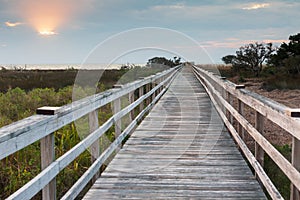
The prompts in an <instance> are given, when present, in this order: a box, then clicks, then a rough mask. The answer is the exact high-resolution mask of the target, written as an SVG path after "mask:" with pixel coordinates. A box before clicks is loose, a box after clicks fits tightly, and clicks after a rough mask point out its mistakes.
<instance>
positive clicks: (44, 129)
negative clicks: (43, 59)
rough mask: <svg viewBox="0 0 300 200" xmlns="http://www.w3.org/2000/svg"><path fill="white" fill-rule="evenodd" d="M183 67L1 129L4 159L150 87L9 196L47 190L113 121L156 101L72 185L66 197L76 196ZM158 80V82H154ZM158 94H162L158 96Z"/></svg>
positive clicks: (20, 196) (0, 153)
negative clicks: (109, 104) (80, 119)
mask: <svg viewBox="0 0 300 200" xmlns="http://www.w3.org/2000/svg"><path fill="white" fill-rule="evenodd" d="M180 69H181V66H180V65H179V66H177V67H174V68H171V69H169V70H166V71H163V72H161V73H158V74H156V75H152V76H150V77H146V78H144V79H142V80H137V81H134V82H132V83H128V84H126V85H124V86H123V87H122V88H118V89H110V90H108V91H105V92H102V93H100V94H96V95H93V96H90V97H87V98H84V99H81V100H78V101H75V102H73V103H71V104H69V105H66V106H63V107H61V108H60V109H59V110H58V111H57V112H56V113H55V115H51V116H48V115H34V116H31V117H28V118H26V119H24V120H21V121H18V122H15V123H13V124H11V125H8V126H5V127H3V128H1V129H0V160H1V159H2V158H5V157H7V156H9V155H10V154H12V153H14V152H16V151H18V150H20V149H22V148H24V147H26V146H28V145H30V144H32V143H33V142H35V141H38V140H41V139H43V138H46V137H48V136H49V135H50V134H52V133H53V132H54V131H56V130H58V129H59V128H61V127H63V126H65V125H67V124H69V123H71V122H73V121H75V120H77V119H79V118H81V117H82V116H84V115H87V114H89V113H92V112H94V111H95V110H97V109H99V108H100V107H101V106H103V105H105V104H107V103H110V102H113V101H116V100H118V99H120V98H121V97H122V96H124V95H128V94H130V93H132V92H134V91H135V90H137V89H139V90H141V89H142V90H143V89H144V87H146V88H148V90H147V93H146V94H142V95H140V97H139V98H138V99H137V100H136V101H133V102H130V103H131V104H130V105H128V106H127V107H126V108H124V109H122V110H118V111H116V112H115V113H114V115H113V116H112V117H111V118H109V119H108V120H107V121H106V122H105V123H104V124H102V125H101V126H100V127H96V130H94V131H92V132H91V133H90V134H89V135H88V136H87V137H86V138H85V139H83V140H82V141H81V142H79V143H78V144H77V145H75V146H74V147H73V148H72V149H70V150H69V151H68V152H67V153H65V154H64V155H62V156H61V157H59V158H58V159H56V160H54V161H53V162H51V163H50V164H49V165H48V166H46V167H45V169H43V170H42V171H41V173H39V174H38V175H37V176H36V177H35V178H33V179H32V180H30V181H29V182H28V183H27V184H25V185H24V186H23V187H21V188H20V189H19V190H18V191H16V192H15V193H14V194H12V195H11V196H10V197H8V199H30V198H32V197H33V196H34V195H35V194H36V193H38V192H39V191H40V190H42V189H43V188H44V189H45V187H46V186H47V185H48V184H50V182H51V181H52V180H54V179H55V177H56V176H57V174H58V173H59V172H60V171H61V170H63V169H64V168H65V167H66V166H67V165H69V164H70V163H71V162H72V161H74V159H75V158H76V157H78V156H79V155H80V154H81V153H82V152H83V151H85V150H86V148H87V147H90V146H92V145H93V144H94V143H95V142H96V141H97V140H98V139H99V138H100V137H101V136H102V135H103V134H104V133H105V132H106V131H107V130H108V129H109V128H110V127H111V126H112V125H113V124H116V123H117V122H118V121H119V120H120V119H121V118H122V117H124V116H125V115H126V114H128V113H130V112H132V110H133V109H134V108H136V107H137V106H139V105H141V104H143V102H144V100H146V99H149V98H150V97H152V102H150V103H149V104H148V105H147V106H146V108H144V109H143V110H140V113H139V114H138V116H137V117H136V118H135V119H133V120H132V122H131V123H130V124H129V125H128V126H127V128H126V129H125V130H124V131H123V132H122V133H121V134H120V135H117V138H116V139H115V141H114V142H113V143H112V144H111V146H109V147H108V149H106V150H105V151H104V152H103V153H102V155H99V157H98V158H96V161H95V162H94V163H93V164H92V166H91V168H90V169H88V170H87V172H86V173H85V174H84V175H83V176H82V178H80V179H79V180H78V181H77V183H76V184H75V185H74V186H73V187H72V188H71V190H70V191H69V192H67V193H66V194H65V197H64V198H65V199H74V198H75V197H76V196H77V195H78V194H79V192H80V191H81V190H82V189H83V188H84V186H85V185H86V184H87V183H88V181H90V180H91V179H92V178H93V177H94V175H96V174H97V171H98V170H99V168H100V166H101V165H102V164H103V162H104V161H105V160H106V159H107V158H108V157H109V156H110V155H111V154H112V153H113V152H114V150H116V149H117V147H118V146H119V145H120V144H121V142H122V141H123V140H124V138H126V136H127V135H129V134H130V133H131V131H132V130H133V128H134V127H135V126H136V125H137V123H138V122H139V121H140V120H141V119H142V117H143V115H144V114H145V113H146V112H147V111H149V109H151V108H152V107H153V105H154V104H155V102H156V101H157V100H158V99H159V98H160V97H161V96H162V95H163V94H164V92H165V91H166V90H167V89H168V87H169V85H170V84H171V82H172V80H173V79H174V77H175V75H176V74H177V72H178V71H179V70H180ZM154 83H156V84H157V85H156V84H155V85H154ZM150 84H151V85H152V89H151V90H149V88H150ZM148 86H149V87H148ZM156 93H158V94H157V95H156V96H154V95H155V94H156ZM140 94H141V93H140ZM43 192H44V191H43ZM48 193H49V190H48ZM46 196H47V195H46ZM46 196H45V198H46V199H49V198H50V197H49V195H48V197H46ZM43 197H44V194H43ZM52 198H55V197H52Z"/></svg>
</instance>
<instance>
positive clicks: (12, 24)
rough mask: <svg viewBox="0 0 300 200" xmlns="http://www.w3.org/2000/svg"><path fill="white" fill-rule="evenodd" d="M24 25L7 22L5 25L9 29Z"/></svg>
mask: <svg viewBox="0 0 300 200" xmlns="http://www.w3.org/2000/svg"><path fill="white" fill-rule="evenodd" d="M22 24H23V23H22V22H9V21H7V22H5V25H6V26H8V27H15V26H19V25H22Z"/></svg>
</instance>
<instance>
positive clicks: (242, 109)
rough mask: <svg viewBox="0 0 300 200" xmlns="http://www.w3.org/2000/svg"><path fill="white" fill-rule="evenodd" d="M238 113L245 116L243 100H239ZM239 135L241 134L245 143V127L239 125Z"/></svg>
mask: <svg viewBox="0 0 300 200" xmlns="http://www.w3.org/2000/svg"><path fill="white" fill-rule="evenodd" d="M238 112H239V113H240V114H241V115H242V116H244V103H243V102H242V101H241V100H238ZM238 133H239V134H240V136H241V138H242V139H243V141H245V129H244V128H243V126H242V125H241V124H240V123H239V125H238Z"/></svg>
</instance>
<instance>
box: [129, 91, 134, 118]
mask: <svg viewBox="0 0 300 200" xmlns="http://www.w3.org/2000/svg"><path fill="white" fill-rule="evenodd" d="M128 102H129V104H132V103H133V102H134V91H133V92H129V94H128ZM133 119H134V109H133V110H132V111H130V113H129V121H130V122H132V120H133Z"/></svg>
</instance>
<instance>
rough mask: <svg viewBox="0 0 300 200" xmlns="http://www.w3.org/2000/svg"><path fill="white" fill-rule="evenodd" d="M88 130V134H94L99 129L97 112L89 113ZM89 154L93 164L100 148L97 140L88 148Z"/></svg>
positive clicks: (93, 180) (96, 175) (95, 178)
mask: <svg viewBox="0 0 300 200" xmlns="http://www.w3.org/2000/svg"><path fill="white" fill-rule="evenodd" d="M89 128H90V133H92V132H94V131H95V130H97V129H98V128H99V120H98V110H94V111H93V112H91V113H89ZM90 153H91V162H92V163H93V162H95V160H97V159H98V157H99V156H100V146H99V139H98V140H96V141H95V142H94V143H93V144H92V145H91V146H90ZM99 175H100V173H99V172H97V173H96V174H95V176H94V177H93V178H92V182H93V183H94V182H96V180H97V179H98V177H99Z"/></svg>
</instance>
